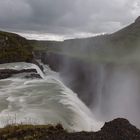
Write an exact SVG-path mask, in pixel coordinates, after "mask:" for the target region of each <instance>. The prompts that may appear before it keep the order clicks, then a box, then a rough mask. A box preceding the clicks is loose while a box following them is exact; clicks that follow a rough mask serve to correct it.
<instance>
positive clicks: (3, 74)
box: [0, 69, 37, 79]
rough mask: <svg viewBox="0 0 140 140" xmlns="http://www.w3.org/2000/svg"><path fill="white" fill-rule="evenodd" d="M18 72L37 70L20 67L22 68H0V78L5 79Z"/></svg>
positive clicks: (34, 71) (33, 71)
mask: <svg viewBox="0 0 140 140" xmlns="http://www.w3.org/2000/svg"><path fill="white" fill-rule="evenodd" d="M20 73H37V71H36V69H22V70H15V69H0V79H6V78H9V77H11V76H12V75H15V74H20Z"/></svg>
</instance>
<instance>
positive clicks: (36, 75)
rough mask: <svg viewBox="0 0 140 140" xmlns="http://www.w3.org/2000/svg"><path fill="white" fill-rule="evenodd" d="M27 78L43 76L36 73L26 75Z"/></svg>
mask: <svg viewBox="0 0 140 140" xmlns="http://www.w3.org/2000/svg"><path fill="white" fill-rule="evenodd" d="M25 78H27V79H34V78H37V79H42V77H41V76H40V75H39V74H36V73H32V74H29V75H26V76H25Z"/></svg>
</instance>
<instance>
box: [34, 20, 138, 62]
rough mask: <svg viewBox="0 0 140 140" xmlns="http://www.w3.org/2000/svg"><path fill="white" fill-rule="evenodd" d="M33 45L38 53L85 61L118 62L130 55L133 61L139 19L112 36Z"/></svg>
mask: <svg viewBox="0 0 140 140" xmlns="http://www.w3.org/2000/svg"><path fill="white" fill-rule="evenodd" d="M32 43H33V42H32ZM33 44H34V46H33V47H35V48H36V50H38V51H39V50H43V51H45V50H46V51H47V52H48V51H53V52H55V53H56V52H57V53H59V54H60V53H61V54H65V55H69V56H71V57H77V58H80V59H85V60H95V61H96V60H97V61H118V59H122V58H124V57H125V59H126V57H130V55H131V60H132V59H133V60H134V61H135V60H136V59H137V58H138V57H139V54H140V17H138V18H137V19H136V20H135V22H134V23H132V24H131V25H129V26H127V27H125V28H123V29H121V30H119V31H117V32H115V33H112V34H106V35H101V36H96V37H90V38H81V39H70V40H65V41H63V42H54V41H51V42H50V41H36V42H35V41H34V43H33ZM128 61H129V60H128Z"/></svg>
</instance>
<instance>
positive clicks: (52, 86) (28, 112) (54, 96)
mask: <svg viewBox="0 0 140 140" xmlns="http://www.w3.org/2000/svg"><path fill="white" fill-rule="evenodd" d="M0 68H9V69H18V70H20V69H23V68H24V69H29V68H35V69H36V70H37V72H38V73H39V74H40V75H41V77H42V78H43V79H39V80H38V79H25V78H22V77H19V76H13V77H11V78H8V79H4V80H0V126H1V127H3V126H4V125H6V124H11V123H28V124H29V123H31V124H57V123H61V124H62V125H63V126H64V128H65V129H68V130H69V131H82V130H85V131H91V130H93V131H97V130H99V129H100V128H101V127H102V125H103V123H102V122H99V121H97V120H96V119H95V117H94V115H93V114H92V113H91V111H90V110H89V108H88V107H87V106H86V105H85V104H84V103H83V102H82V101H81V100H80V99H79V98H78V97H77V95H76V93H74V92H73V91H72V90H70V89H69V88H68V87H66V86H65V85H64V84H63V83H62V81H61V78H60V77H59V73H56V72H53V71H51V70H50V69H49V68H48V67H47V66H44V73H42V72H41V70H39V68H38V67H37V66H35V65H34V64H29V63H9V64H2V65H0Z"/></svg>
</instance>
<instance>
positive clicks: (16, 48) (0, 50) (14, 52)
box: [0, 31, 33, 63]
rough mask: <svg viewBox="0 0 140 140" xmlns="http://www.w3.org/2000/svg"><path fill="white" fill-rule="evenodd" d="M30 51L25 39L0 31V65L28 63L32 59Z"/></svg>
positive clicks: (30, 47)
mask: <svg viewBox="0 0 140 140" xmlns="http://www.w3.org/2000/svg"><path fill="white" fill-rule="evenodd" d="M32 49H33V48H32V46H30V44H29V43H28V41H27V40H26V39H25V38H23V37H21V36H19V35H16V34H13V33H7V32H1V31H0V63H7V62H17V61H18V62H19V61H29V60H31V59H32V58H33V55H32Z"/></svg>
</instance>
